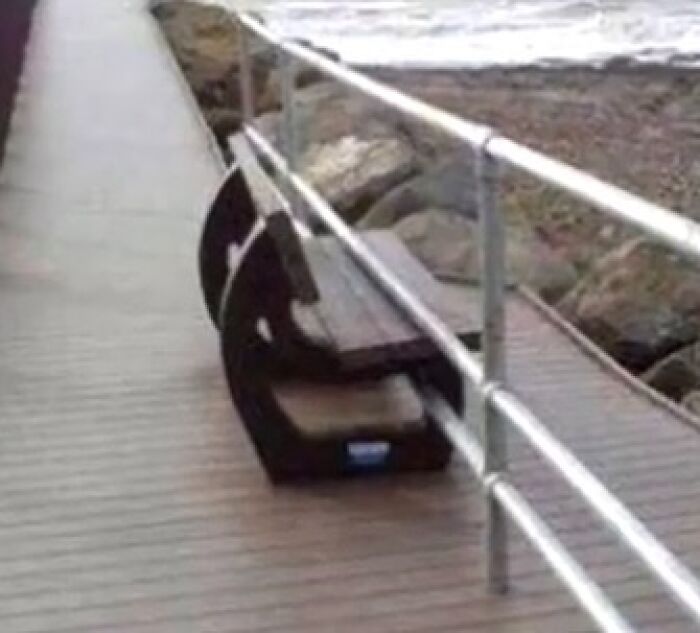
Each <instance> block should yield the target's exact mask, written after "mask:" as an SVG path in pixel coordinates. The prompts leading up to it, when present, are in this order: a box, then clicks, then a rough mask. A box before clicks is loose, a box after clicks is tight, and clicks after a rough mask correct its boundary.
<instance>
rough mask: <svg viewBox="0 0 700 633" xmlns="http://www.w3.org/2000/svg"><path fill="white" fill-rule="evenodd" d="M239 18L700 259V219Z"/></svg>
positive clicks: (351, 83) (272, 40) (309, 60)
mask: <svg viewBox="0 0 700 633" xmlns="http://www.w3.org/2000/svg"><path fill="white" fill-rule="evenodd" d="M238 19H239V20H240V22H241V23H242V24H243V25H244V26H245V27H246V28H248V29H249V30H250V31H251V32H253V33H255V34H256V35H257V36H258V37H260V38H261V39H263V40H264V41H266V42H268V43H269V44H271V45H273V46H275V47H276V48H278V49H280V50H283V51H284V52H286V53H287V54H288V55H290V56H292V57H294V58H296V59H298V60H301V61H303V62H305V63H306V64H309V65H310V66H313V67H314V68H316V69H317V70H319V71H321V72H322V73H324V74H325V75H326V76H328V77H331V78H332V79H334V80H336V81H338V82H339V83H341V84H343V85H345V86H348V87H351V88H353V89H355V90H357V91H359V92H361V93H362V94H364V95H366V96H368V97H372V98H373V99H375V100H377V101H379V102H381V103H384V104H386V105H387V106H389V107H391V108H392V109H393V110H396V111H398V112H400V113H402V114H404V115H405V116H407V117H409V118H411V119H413V120H415V121H419V122H420V123H423V124H425V125H428V126H430V127H432V128H434V129H437V130H440V131H441V132H443V133H444V134H447V135H448V136H451V137H452V138H455V139H457V140H460V141H463V142H464V143H467V144H469V145H470V146H471V147H473V148H475V149H483V150H485V151H486V152H487V153H488V154H490V155H491V156H493V157H494V158H496V159H498V160H500V161H503V162H504V163H507V164H509V165H511V166H513V167H516V168H518V169H521V170H522V171H524V172H526V173H529V174H530V175H532V176H534V177H535V178H538V179H540V180H543V181H544V182H547V183H549V184H550V185H552V186H554V187H559V188H561V189H563V190H565V191H568V192H569V193H571V194H572V195H573V196H575V197H577V198H579V199H580V200H583V201H584V202H588V203H589V204H592V205H593V206H595V207H597V208H599V209H601V210H603V211H605V212H606V213H608V214H610V215H612V216H613V217H615V218H616V219H618V220H622V221H623V222H626V223H628V224H631V225H633V226H635V227H637V228H639V229H641V230H643V231H644V232H646V233H648V234H649V235H651V236H652V237H654V238H656V239H658V240H660V241H662V242H663V243H665V244H666V245H668V246H670V247H672V248H673V249H675V250H680V251H681V252H683V253H685V254H686V255H689V256H691V257H692V258H694V259H695V260H697V261H699V262H700V224H698V223H697V222H694V221H692V220H689V219H688V218H684V217H682V216H679V215H678V214H676V213H673V212H672V211H669V210H668V209H665V208H663V207H660V206H658V205H655V204H652V203H650V202H648V201H647V200H644V199H643V198H641V197H639V196H635V195H633V194H631V193H629V192H627V191H625V190H624V189H621V188H619V187H616V186H614V185H611V184H609V183H607V182H604V181H603V180H600V179H599V178H596V177H594V176H592V175H590V174H587V173H586V172H584V171H581V170H580V169H576V168H574V167H571V166H570V165H567V164H565V163H562V162H561V161H558V160H556V159H554V158H550V157H548V156H545V155H544V154H542V153H540V152H536V151H534V150H532V149H529V148H527V147H524V146H523V145H520V144H518V143H516V142H514V141H511V140H509V139H507V138H504V137H502V136H500V135H498V134H497V133H496V131H495V130H493V128H491V127H488V126H485V125H481V124H478V123H473V122H471V121H466V120H464V119H462V118H460V117H458V116H456V115H454V114H451V113H449V112H446V111H444V110H442V109H440V108H436V107H435V106H431V105H429V104H427V103H424V102H423V101H420V100H419V99H416V98H414V97H411V96H409V95H406V94H404V93H403V92H400V91H399V90H396V89H395V88H392V87H391V86H387V85H385V84H382V83H381V82H379V81H376V80H374V79H372V78H370V77H368V76H367V75H364V74H362V73H360V72H358V71H356V70H353V69H352V68H348V67H347V66H344V65H342V64H339V63H337V62H335V61H333V60H331V59H328V58H327V57H324V56H323V55H321V54H320V53H317V52H316V51H313V50H311V49H309V48H307V47H305V46H302V45H300V44H296V43H294V42H289V41H286V40H284V39H283V38H282V37H281V36H280V35H278V34H277V33H275V32H274V31H272V30H271V29H269V28H268V27H266V26H265V25H263V24H261V23H260V22H259V21H258V20H256V19H255V18H253V17H252V16H250V15H246V14H238Z"/></svg>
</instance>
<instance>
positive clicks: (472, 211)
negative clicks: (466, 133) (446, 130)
mask: <svg viewBox="0 0 700 633" xmlns="http://www.w3.org/2000/svg"><path fill="white" fill-rule="evenodd" d="M465 162H466V161H464V160H461V159H459V158H455V157H451V158H448V159H445V160H442V161H440V162H439V163H438V164H437V165H434V166H431V167H428V168H427V169H425V170H424V171H423V172H422V173H420V174H418V175H417V176H415V177H414V178H411V179H410V180H408V181H406V182H404V183H402V184H400V185H398V186H397V187H395V188H394V189H392V190H391V191H389V192H388V193H387V194H386V195H384V196H382V197H381V198H380V199H379V200H378V201H377V202H376V203H375V204H374V205H372V207H371V208H370V209H369V211H368V212H367V214H366V215H365V216H364V217H363V218H362V220H360V222H359V223H358V226H359V227H360V228H364V229H373V228H377V229H379V228H388V227H391V226H393V225H394V224H396V223H397V222H399V221H400V220H402V219H403V218H405V217H408V216H409V215H413V214H414V213H418V212H419V211H422V210H424V209H430V208H438V209H452V210H454V211H456V212H457V213H459V214H460V215H462V216H464V217H468V218H471V219H475V218H476V217H477V201H476V188H475V185H474V176H473V170H472V167H471V166H470V165H467V164H465Z"/></svg>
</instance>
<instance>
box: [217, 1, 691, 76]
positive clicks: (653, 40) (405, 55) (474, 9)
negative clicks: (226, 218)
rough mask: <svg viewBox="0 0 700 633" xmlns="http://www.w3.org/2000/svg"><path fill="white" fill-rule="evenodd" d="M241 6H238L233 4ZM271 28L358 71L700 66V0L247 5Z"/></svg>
mask: <svg viewBox="0 0 700 633" xmlns="http://www.w3.org/2000/svg"><path fill="white" fill-rule="evenodd" d="M225 1H227V2H228V3H232V2H235V4H236V5H238V6H240V4H241V2H240V0H225ZM249 4H250V5H251V6H252V7H253V8H255V9H256V10H258V11H260V12H261V13H262V14H263V15H265V17H266V19H267V20H268V22H269V24H270V25H271V26H273V27H274V28H276V29H278V30H280V31H283V32H284V33H286V34H287V35H289V36H292V37H301V38H304V39H308V40H311V41H313V42H315V43H317V44H319V45H322V46H326V47H329V48H331V49H334V50H336V51H338V52H339V53H340V54H341V56H342V57H343V58H344V59H345V60H347V61H350V62H354V63H359V64H387V65H408V66H419V67H420V66H428V67H431V66H442V67H444V66H471V67H482V66H490V65H521V64H562V63H590V64H601V63H604V62H605V61H607V60H609V59H611V58H614V57H618V56H625V57H629V58H632V59H635V60H639V61H643V62H660V63H672V64H677V65H690V66H700V0H596V1H594V0H461V1H460V0H442V1H439V0H438V1H432V2H431V1H430V0H423V1H419V0H267V1H266V0H249Z"/></svg>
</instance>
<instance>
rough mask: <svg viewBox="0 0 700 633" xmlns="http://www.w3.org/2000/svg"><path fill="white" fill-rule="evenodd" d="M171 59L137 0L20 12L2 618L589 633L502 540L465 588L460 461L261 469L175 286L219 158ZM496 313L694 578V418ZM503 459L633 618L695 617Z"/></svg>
mask: <svg viewBox="0 0 700 633" xmlns="http://www.w3.org/2000/svg"><path fill="white" fill-rule="evenodd" d="M125 63H126V64H127V65H128V67H129V72H128V73H125V72H123V68H124V64H125ZM169 64H170V62H169V59H168V56H167V52H166V51H165V50H164V49H163V48H162V47H161V45H160V44H159V41H158V37H157V34H156V32H155V31H154V29H153V25H152V24H150V22H149V19H148V18H147V17H146V15H145V13H144V7H143V3H142V2H141V0H129V1H127V2H116V1H113V0H92V1H91V2H89V3H86V2H84V1H83V0H43V2H40V4H39V10H38V13H37V18H36V20H35V24H34V30H33V36H32V40H31V46H30V51H29V56H28V63H27V67H26V71H25V76H24V79H23V82H22V94H21V95H20V98H19V100H18V109H17V112H16V113H15V116H14V118H13V128H12V131H11V137H10V142H9V144H8V156H7V161H6V164H5V166H4V168H3V170H2V172H0V305H2V308H3V310H2V316H0V630H2V631H8V632H11V633H44V632H45V633H48V632H51V633H57V632H66V633H68V632H70V633H75V632H81V631H83V632H87V631H90V632H91V633H92V632H93V631H99V632H101V633H109V632H112V631H113V632H115V633H116V632H117V631H119V632H120V633H122V632H123V631H130V632H134V633H165V632H166V631H167V632H168V633H178V632H180V631H182V632H183V633H185V632H187V633H192V631H201V632H204V631H206V632H210V633H218V632H221V633H223V632H224V631H225V632H233V631H241V632H243V631H246V632H249V631H267V632H273V631H280V632H282V631H284V632H285V633H301V632H302V631H303V632H304V633H307V632H314V631H318V632H321V631H324V632H325V631H328V630H333V631H336V632H351V631H352V632H354V631H358V630H362V631H363V632H365V633H374V632H376V633H380V632H382V633H385V632H391V631H402V632H411V631H412V632H415V633H417V632H421V633H423V632H429V631H465V630H469V631H475V632H477V633H481V632H483V633H488V632H498V633H508V632H515V631H518V632H520V631H542V632H544V631H567V632H571V633H573V632H574V631H590V630H592V628H593V627H592V626H591V625H590V623H589V622H588V621H587V619H586V618H585V617H584V616H582V615H581V614H580V613H579V612H578V610H577V608H576V607H575V605H574V604H573V602H572V600H571V599H570V598H569V597H568V595H567V594H566V593H565V592H564V590H563V589H561V587H560V586H559V585H558V584H557V582H556V581H555V580H554V579H553V578H552V576H551V574H550V573H549V572H548V571H547V570H546V568H545V567H544V565H543V563H542V562H541V561H540V560H538V559H537V557H536V556H534V555H533V554H532V553H531V551H530V549H529V548H528V547H527V546H526V545H525V544H524V543H523V542H522V540H521V539H519V538H516V539H515V543H514V545H513V560H512V566H513V578H514V592H513V594H512V595H511V596H509V597H507V598H494V597H490V596H488V595H486V594H485V592H484V586H483V572H482V562H483V561H482V556H481V540H480V539H481V533H480V529H481V526H482V521H483V509H482V506H481V502H480V496H479V489H478V486H477V485H476V484H475V482H474V481H473V480H472V479H471V478H470V477H468V475H467V474H466V473H465V471H464V469H463V468H462V467H460V466H459V465H455V466H454V467H453V468H452V469H451V470H450V471H449V472H448V473H446V474H444V475H441V474H436V475H426V476H406V477H399V478H392V479H373V480H370V481H367V480H365V481H353V482H344V483H338V484H331V483H329V484H323V485H318V486H308V487H303V488H280V489H275V488H272V487H271V486H270V485H269V484H268V483H267V481H266V480H265V478H264V476H263V474H262V471H261V469H260V467H259V466H258V464H257V462H256V460H255V456H254V453H253V450H252V448H251V447H250V445H249V443H248V441H247V439H246V437H245V434H244V433H243V431H242V429H241V428H240V427H239V425H238V424H237V422H236V420H235V416H234V413H233V411H232V409H231V405H230V401H229V398H228V395H227V393H226V389H225V385H224V380H223V376H222V372H221V369H220V364H219V359H218V350H217V346H216V340H215V336H214V334H213V332H212V329H211V326H210V325H209V323H208V320H207V317H206V314H205V311H204V308H203V306H202V305H201V299H200V297H199V293H198V288H197V281H196V277H195V266H194V260H195V257H194V252H195V247H196V240H197V236H198V232H199V228H200V226H199V225H200V221H201V214H202V213H203V212H204V209H205V208H206V200H207V197H208V196H209V195H210V194H211V192H212V191H213V190H214V187H215V185H216V181H217V180H218V178H219V174H220V171H219V166H218V164H217V163H216V161H215V159H214V158H213V157H212V155H211V154H210V152H209V149H208V147H207V144H206V142H205V140H204V137H203V135H202V133H201V130H200V129H199V128H198V122H197V119H196V117H195V116H194V114H193V112H192V111H191V110H190V108H189V106H188V105H187V102H186V99H184V98H183V92H182V86H181V85H180V82H179V79H178V78H177V76H176V74H175V73H174V72H172V70H173V69H172V68H171V67H170V66H169ZM453 291H454V292H456V293H459V295H460V300H463V299H464V296H465V293H472V295H474V294H475V290H474V289H464V288H458V289H455V290H453ZM460 316H461V315H457V317H460ZM508 324H509V328H510V331H511V332H512V333H513V336H512V337H511V338H510V339H509V345H510V347H509V349H508V356H509V358H508V361H509V369H510V376H511V379H512V381H513V383H514V385H515V387H516V388H517V390H518V391H519V392H520V393H522V395H523V397H524V398H525V400H526V401H527V402H529V403H531V405H532V406H533V408H534V409H535V410H536V411H537V412H538V413H539V414H540V415H541V416H542V417H543V419H545V420H546V422H547V423H548V424H549V425H550V426H551V427H552V428H553V429H554V430H555V432H556V433H557V435H559V436H560V437H562V439H564V440H565V441H566V442H567V443H568V444H569V445H570V446H571V447H572V448H573V449H574V450H575V451H577V452H579V453H580V454H581V455H582V456H583V457H584V459H585V460H586V461H587V462H588V463H589V464H590V465H591V467H592V468H593V470H594V471H595V472H597V473H598V474H599V475H600V476H601V478H602V479H603V480H604V481H606V482H608V483H610V484H611V485H612V487H613V489H614V490H615V491H617V492H618V493H619V494H620V495H621V496H622V498H623V499H624V500H625V501H626V502H628V503H629V504H630V505H631V506H632V508H633V509H635V510H636V511H637V512H638V513H639V515H640V516H642V517H643V518H645V519H646V520H647V521H648V522H649V524H650V526H651V528H652V529H653V530H655V531H656V532H658V533H659V534H660V535H663V537H664V538H665V539H666V540H667V541H668V543H669V544H670V546H671V547H672V548H673V549H674V550H675V551H677V552H679V553H680V554H682V555H683V558H684V559H685V560H686V561H688V562H689V564H691V566H693V567H694V568H695V569H700V510H698V509H697V508H700V504H699V503H698V502H699V501H700V489H699V488H698V486H697V481H698V478H700V460H696V456H697V454H698V451H699V450H700V438H699V437H698V435H697V432H696V431H695V430H693V429H691V428H688V427H687V426H684V425H682V424H680V422H679V421H678V420H677V419H676V418H675V417H674V416H673V415H672V414H671V413H669V412H668V411H667V410H665V409H663V408H662V407H659V406H655V405H650V403H649V402H648V401H647V400H646V399H644V398H642V397H640V396H639V395H638V394H637V393H635V392H634V391H633V390H631V389H630V387H629V385H627V384H626V383H624V382H623V381H621V380H619V379H618V378H616V377H614V376H613V375H611V374H610V373H609V372H608V371H606V370H603V369H602V368H601V367H600V366H599V365H597V364H596V363H595V362H594V361H593V360H591V359H590V358H588V357H586V356H585V355H583V354H582V353H581V351H580V350H579V349H578V348H577V347H576V345H574V344H573V343H572V342H571V341H570V340H569V339H568V338H567V337H566V336H564V335H563V334H562V332H561V331H559V330H558V329H557V328H556V327H554V326H553V325H552V324H551V323H547V322H546V321H544V320H543V319H542V316H541V315H540V314H539V313H538V312H537V311H536V310H534V309H533V308H532V307H531V306H530V305H529V304H527V303H526V302H525V301H523V300H521V299H519V298H512V299H511V301H510V303H509V306H508ZM512 452H513V463H514V469H513V474H514V477H515V478H516V480H517V481H518V482H519V483H522V486H523V488H524V489H525V492H526V493H527V495H528V497H529V498H530V499H531V500H532V501H533V503H534V504H535V505H536V506H537V507H538V509H540V511H541V512H542V514H543V515H544V516H545V517H547V518H548V519H549V520H550V521H551V524H552V525H553V526H554V527H555V528H556V529H557V530H559V531H560V533H561V535H562V539H563V540H564V541H565V542H566V543H567V545H569V546H570V547H571V548H572V550H573V551H574V553H575V554H576V555H577V556H579V557H580V559H581V560H582V561H583V562H585V563H587V564H589V565H590V567H591V569H592V570H593V572H594V575H595V576H596V577H597V578H599V580H600V581H601V582H602V583H603V584H604V586H605V587H606V588H608V589H609V590H610V592H611V594H612V595H613V596H614V597H615V598H616V599H618V600H619V602H620V603H621V604H622V606H623V608H624V610H625V611H626V612H628V613H629V614H630V615H631V617H632V619H633V621H634V622H635V623H637V624H639V625H640V629H641V630H645V631H663V632H664V633H671V632H675V631H688V630H690V627H689V625H688V623H687V621H685V620H683V619H682V616H681V614H680V613H679V611H678V610H677V609H676V608H675V607H674V606H673V605H672V604H671V603H670V601H669V600H668V599H667V598H666V597H665V596H664V595H663V594H662V592H661V591H660V590H659V589H658V588H657V587H656V586H655V585H654V584H653V583H651V582H650V581H649V580H648V578H647V577H646V575H645V574H644V573H643V571H642V570H641V569H640V568H639V566H638V565H636V564H634V563H632V562H630V560H629V557H628V556H627V555H626V554H625V553H624V552H623V551H622V550H621V549H620V547H619V545H618V544H617V543H616V541H615V540H614V539H613V538H612V536H610V535H609V534H607V533H606V532H604V531H602V530H601V529H599V526H598V524H597V521H596V520H595V519H594V518H593V517H591V516H590V514H589V513H587V512H586V511H585V508H583V507H582V505H581V504H580V502H578V501H576V500H575V499H573V498H572V496H571V495H570V494H569V492H568V491H567V490H566V488H565V487H564V486H563V485H562V484H561V483H557V482H555V481H554V480H553V477H552V476H551V474H550V473H549V471H548V470H547V469H546V468H545V467H543V466H538V462H537V460H536V459H535V458H534V457H533V455H532V453H531V451H529V450H527V449H526V448H525V447H523V446H522V444H520V443H517V442H515V443H514V445H513V451H512Z"/></svg>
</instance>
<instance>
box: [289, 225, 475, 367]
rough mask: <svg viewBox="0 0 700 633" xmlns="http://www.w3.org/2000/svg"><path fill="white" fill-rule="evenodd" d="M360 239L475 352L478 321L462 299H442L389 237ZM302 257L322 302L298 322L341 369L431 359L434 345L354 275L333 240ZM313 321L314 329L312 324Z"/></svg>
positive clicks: (311, 245)
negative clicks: (322, 341)
mask: <svg viewBox="0 0 700 633" xmlns="http://www.w3.org/2000/svg"><path fill="white" fill-rule="evenodd" d="M363 238H364V239H365V240H366V241H367V242H368V243H369V244H370V245H371V246H372V247H373V248H374V251H375V253H377V255H378V256H379V258H380V259H381V260H383V261H384V263H386V264H387V265H388V266H389V267H390V268H391V269H392V270H393V271H394V272H396V273H397V275H398V276H399V278H400V279H401V281H402V282H403V283H404V285H405V286H406V287H408V288H409V289H411V290H413V291H414V292H416V293H418V294H419V296H420V297H421V298H422V299H423V300H424V302H425V303H426V304H427V305H428V307H430V308H431V309H432V310H433V312H435V313H436V314H438V315H440V316H441V317H442V318H443V320H444V321H445V322H446V323H449V324H450V325H451V326H452V327H453V329H454V331H456V332H458V333H459V334H460V336H462V337H463V339H464V340H465V341H467V342H468V343H469V345H470V347H472V348H474V347H476V345H477V343H478V340H479V336H478V323H479V321H478V319H476V318H475V317H474V315H473V314H472V313H471V312H470V311H469V305H470V302H469V301H468V300H467V298H466V296H465V295H462V296H444V295H443V294H441V293H440V291H439V284H438V283H437V282H436V281H435V279H434V278H433V277H432V276H431V275H430V273H429V272H428V271H427V270H426V269H425V268H424V267H423V266H422V265H421V264H420V262H418V260H416V258H415V257H414V256H413V255H411V254H410V253H409V251H408V249H407V248H406V246H404V244H403V242H401V240H400V239H399V238H397V237H396V236H395V235H394V234H393V233H392V232H391V231H370V232H367V233H364V234H363ZM304 252H305V254H306V257H307V258H308V260H309V265H310V268H311V271H312V273H313V276H314V279H315V280H316V283H317V285H318V287H319V292H320V295H321V301H320V302H319V304H318V305H317V306H315V307H314V308H313V309H311V310H308V311H306V312H304V313H303V314H300V316H302V317H305V318H306V320H307V322H306V323H305V327H306V328H309V329H310V330H312V331H313V332H314V333H315V334H317V335H318V336H320V337H323V336H324V335H325V338H326V340H327V342H328V344H329V345H330V346H331V347H332V348H333V349H334V350H336V352H337V354H338V356H339V358H340V359H341V361H342V364H343V366H345V367H348V368H353V367H365V366H369V365H372V364H380V363H381V362H382V361H383V360H385V359H387V358H391V359H392V361H396V360H401V359H404V360H415V359H425V358H430V357H431V356H435V345H434V344H433V342H432V341H431V340H430V339H428V338H427V337H426V336H425V335H424V334H423V333H422V332H421V331H420V330H419V329H418V328H417V327H416V326H415V325H414V324H413V323H412V322H411V321H410V320H409V319H407V318H406V316H405V315H404V314H403V313H401V312H399V311H398V310H397V309H396V307H395V306H394V304H393V303H392V302H391V301H390V300H389V299H388V298H387V297H386V295H385V294H384V293H382V292H381V291H380V290H379V289H378V288H377V287H376V285H375V284H373V283H372V282H371V281H370V280H369V278H368V277H367V276H366V275H364V274H363V273H362V271H360V270H359V269H358V266H357V264H356V263H355V262H354V261H353V260H352V258H351V257H350V255H349V254H348V253H347V252H346V251H345V250H344V249H343V247H342V245H341V244H340V243H339V242H338V240H336V239H335V238H333V237H324V238H320V239H317V240H316V239H315V240H306V241H305V242H304ZM312 318H313V319H315V320H316V321H317V323H312V322H311V319H312ZM301 320H303V319H301Z"/></svg>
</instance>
